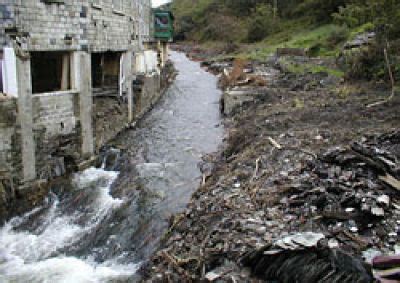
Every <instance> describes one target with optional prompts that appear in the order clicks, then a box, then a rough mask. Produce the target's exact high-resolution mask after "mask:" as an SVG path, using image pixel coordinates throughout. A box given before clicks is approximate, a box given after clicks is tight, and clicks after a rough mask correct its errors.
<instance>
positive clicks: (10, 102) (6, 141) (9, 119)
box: [0, 98, 17, 174]
mask: <svg viewBox="0 0 400 283" xmlns="http://www.w3.org/2000/svg"><path fill="white" fill-rule="evenodd" d="M16 126H17V106H16V100H15V99H11V98H10V99H8V98H7V99H0V172H7V173H9V174H11V173H12V171H13V164H14V162H13V156H14V154H13V151H15V149H13V146H14V144H15V143H14V140H15V135H16Z"/></svg>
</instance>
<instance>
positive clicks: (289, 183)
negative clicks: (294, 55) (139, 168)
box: [143, 59, 400, 282]
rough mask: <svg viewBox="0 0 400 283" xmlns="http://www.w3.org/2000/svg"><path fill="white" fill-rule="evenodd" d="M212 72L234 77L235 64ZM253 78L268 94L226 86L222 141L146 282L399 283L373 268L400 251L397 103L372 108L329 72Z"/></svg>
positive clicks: (267, 71)
mask: <svg viewBox="0 0 400 283" xmlns="http://www.w3.org/2000/svg"><path fill="white" fill-rule="evenodd" d="M304 60H306V59H304ZM205 66H206V67H208V68H209V69H211V70H212V71H213V72H215V73H217V74H221V73H222V72H224V70H228V72H227V74H231V73H232V74H233V73H234V72H232V71H233V68H234V67H233V61H232V60H231V61H227V62H211V61H210V62H207V63H205ZM247 69H248V71H249V72H250V73H249V74H257V75H261V76H262V77H263V78H264V80H265V81H266V82H267V87H260V86H256V85H251V84H250V85H246V86H239V85H238V84H237V82H240V81H241V80H243V77H239V79H237V80H236V81H235V82H234V83H232V84H231V86H228V87H227V90H226V94H225V95H224V99H226V100H225V101H223V106H224V107H223V108H222V110H226V111H227V112H229V115H227V116H226V117H225V120H224V122H225V125H226V127H227V129H228V135H227V138H226V140H225V142H226V144H225V146H224V148H223V149H221V151H220V152H219V153H217V154H215V156H213V158H212V160H207V161H208V162H211V163H212V165H210V166H207V164H206V165H203V166H202V168H204V167H205V170H203V171H204V172H205V173H204V176H203V180H202V185H201V187H200V188H199V189H198V191H197V192H196V193H195V194H194V195H193V197H192V200H191V202H190V203H189V204H188V207H187V210H186V211H185V212H184V213H181V214H179V215H176V216H174V217H173V218H172V219H171V221H170V228H169V230H168V232H167V234H166V235H165V237H164V241H163V249H162V250H160V251H159V252H158V253H156V254H155V255H154V257H153V258H152V260H151V262H150V263H149V264H148V265H147V266H145V267H144V268H143V273H144V275H145V278H147V279H146V280H147V281H146V282H199V281H201V282H263V281H267V282H271V281H272V282H273V281H276V282H321V281H318V280H317V279H316V278H318V279H321V278H322V279H323V278H325V279H326V280H325V281H323V282H333V281H335V280H336V282H372V281H373V280H374V279H373V277H372V276H375V278H378V277H379V276H380V278H384V279H387V278H396V277H395V276H396V275H397V274H393V273H396V272H397V271H393V267H396V268H397V267H398V266H399V265H398V264H397V263H396V261H395V260H389V261H390V264H388V265H379V263H378V264H375V265H374V266H372V264H374V259H375V262H376V256H379V255H382V256H386V258H387V256H388V255H393V254H399V253H400V251H399V250H400V249H399V248H400V246H399V245H398V242H399V241H398V239H399V231H400V229H399V227H400V210H399V207H400V206H399V205H400V196H399V192H398V190H399V180H400V171H399V168H400V163H399V158H400V131H398V130H397V129H398V121H399V119H400V114H399V113H400V112H399V111H398V109H399V107H400V99H399V98H398V97H395V98H394V100H393V101H391V103H390V104H386V105H379V106H377V107H376V108H372V109H371V108H366V107H365V106H366V105H368V104H369V103H370V102H371V101H376V100H377V97H379V96H381V93H380V92H378V91H376V90H375V89H373V88H371V89H369V88H366V87H364V88H359V87H356V88H354V89H356V90H357V91H351V90H352V89H353V88H351V87H349V92H348V93H347V92H346V95H345V96H343V95H337V94H336V92H335V91H334V90H332V88H331V87H330V86H331V85H332V84H333V85H336V84H337V83H338V82H337V81H332V83H327V82H326V77H327V76H326V75H323V74H321V73H316V74H314V73H307V74H305V75H296V76H295V78H294V79H293V80H292V79H291V77H290V74H289V73H286V72H284V71H282V70H280V71H279V70H277V69H274V67H273V62H272V63H271V62H264V63H260V62H252V64H251V68H248V65H245V67H243V70H247ZM246 72H247V71H246ZM246 72H245V71H243V73H244V75H246V74H247V73H246ZM238 73H240V72H238ZM299 78H300V79H299ZM313 82H316V83H313ZM311 85H312V87H311ZM338 87H339V86H338ZM224 108H225V109H224ZM226 114H227V113H226ZM352 141H356V142H352ZM203 171H202V172H203ZM260 251H262V252H260ZM307 262H308V267H309V268H308V269H306V268H304V267H303V266H302V265H303V263H307ZM389 268H390V270H389ZM396 268H395V270H397V269H396ZM308 270H311V271H312V272H310V273H307V271H308ZM372 271H373V273H372ZM333 273H334V274H333ZM387 275H388V276H389V277H385V276H387Z"/></svg>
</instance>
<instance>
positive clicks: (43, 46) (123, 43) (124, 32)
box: [0, 0, 151, 52]
mask: <svg viewBox="0 0 400 283" xmlns="http://www.w3.org/2000/svg"><path fill="white" fill-rule="evenodd" d="M117 2H118V3H121V5H120V6H116V5H115V3H117ZM13 3H14V4H13ZM150 9H151V6H150V0H136V1H133V0H118V1H116V0H97V1H94V0H68V1H67V0H57V1H54V0H0V17H1V18H0V20H1V24H0V44H1V45H4V44H5V41H6V39H5V37H4V31H5V27H6V26H10V25H11V26H15V30H16V33H17V34H18V36H19V37H20V38H21V39H23V40H24V43H23V44H22V48H24V49H26V50H30V51H44V50H46V51H50V50H88V51H96V52H97V51H107V50H113V51H118V50H128V49H130V48H134V47H135V46H136V47H138V38H139V36H143V37H148V36H149V28H144V27H140V25H144V24H148V23H149V21H150V15H151V10H150ZM14 12H15V13H14ZM14 15H17V17H16V18H15V17H14ZM1 45H0V46H1Z"/></svg>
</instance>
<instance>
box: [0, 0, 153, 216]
mask: <svg viewBox="0 0 400 283" xmlns="http://www.w3.org/2000/svg"><path fill="white" fill-rule="evenodd" d="M152 19H153V16H152V10H151V0H0V63H1V64H0V66H1V67H0V81H1V83H0V202H1V198H2V197H3V198H10V195H11V196H12V195H13V194H14V193H15V190H16V188H22V187H29V188H32V187H33V186H32V182H36V181H38V180H45V181H48V180H51V179H53V178H55V177H58V176H62V175H64V174H66V172H68V171H70V170H73V168H72V167H76V166H78V165H79V164H82V163H84V162H85V161H86V160H89V159H90V158H91V157H92V156H93V155H94V153H95V151H96V149H97V148H98V147H99V146H101V145H102V144H104V143H105V142H106V140H105V139H104V140H101V141H96V133H95V130H94V129H95V123H96V121H94V119H93V117H95V115H94V113H93V112H94V111H95V110H94V108H95V105H96V99H97V97H103V96H112V97H115V98H116V99H115V100H116V101H118V103H121V102H122V103H123V107H126V109H127V117H126V122H127V123H130V122H132V121H133V120H134V118H135V116H137V113H141V112H143V109H145V108H146V109H148V108H149V105H141V107H139V108H140V109H139V108H138V105H135V103H137V101H146V99H147V100H149V101H153V102H154V99H153V96H154V97H158V96H159V92H160V89H159V87H152V93H145V94H143V93H135V90H134V89H133V85H134V83H133V82H134V81H136V79H137V76H138V75H141V76H144V77H145V78H146V79H144V80H143V81H145V82H147V83H148V84H151V85H153V86H154V85H156V86H159V85H160V84H161V83H160V81H159V80H160V78H161V75H160V74H161V70H160V69H159V68H158V65H159V64H158V62H157V52H156V51H153V50H151V49H150V48H149V46H151V44H149V43H150V42H151V41H152V35H151V34H150V31H151V29H152V27H151V26H152V24H153V22H152V21H153V20H152ZM141 89H149V88H148V87H144V88H141ZM143 95H145V96H150V98H148V97H145V98H142V97H141V96H143ZM136 112H137V113H136ZM118 127H120V128H122V127H123V125H120V126H116V128H118ZM97 138H99V137H97ZM0 205H1V203H0ZM1 213H2V212H1V209H0V218H1Z"/></svg>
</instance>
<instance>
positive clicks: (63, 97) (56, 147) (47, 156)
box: [32, 92, 81, 180]
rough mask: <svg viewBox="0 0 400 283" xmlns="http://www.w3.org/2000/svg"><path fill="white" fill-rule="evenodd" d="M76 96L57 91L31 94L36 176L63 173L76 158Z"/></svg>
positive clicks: (77, 143) (78, 133)
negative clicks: (32, 95)
mask: <svg viewBox="0 0 400 283" xmlns="http://www.w3.org/2000/svg"><path fill="white" fill-rule="evenodd" d="M78 99H79V97H78V94H77V93H71V92H60V93H51V94H44V95H35V96H34V97H33V101H32V105H33V107H32V108H33V111H32V112H33V113H32V115H33V131H34V135H35V142H36V143H35V154H36V168H37V175H38V178H39V179H45V180H51V179H53V178H56V177H60V176H62V175H65V173H67V171H70V170H69V169H71V170H73V167H74V166H76V165H77V162H78V160H79V159H80V140H81V137H80V134H81V132H80V123H79V104H78V103H79V100H78Z"/></svg>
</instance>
